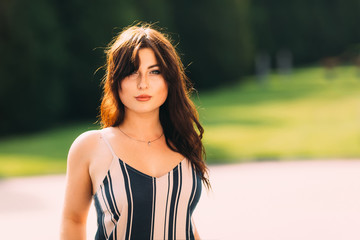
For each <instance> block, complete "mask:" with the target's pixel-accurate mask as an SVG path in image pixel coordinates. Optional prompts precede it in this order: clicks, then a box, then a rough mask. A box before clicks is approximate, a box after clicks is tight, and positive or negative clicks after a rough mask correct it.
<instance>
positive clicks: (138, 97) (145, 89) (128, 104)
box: [119, 48, 168, 113]
mask: <svg viewBox="0 0 360 240" xmlns="http://www.w3.org/2000/svg"><path fill="white" fill-rule="evenodd" d="M138 54H139V60H140V61H139V69H138V70H137V71H136V72H134V73H132V74H130V75H129V76H127V77H125V78H124V79H123V80H122V82H121V89H119V96H120V100H121V102H122V103H123V104H124V106H125V113H126V112H128V111H133V112H136V113H148V112H154V111H155V112H158V111H159V108H160V106H161V105H162V104H163V103H164V102H165V100H166V98H167V95H168V86H167V83H166V80H165V79H164V77H163V75H162V73H161V69H160V65H159V64H158V62H157V60H156V57H155V54H154V51H153V50H152V49H151V48H142V49H140V50H139V52H138Z"/></svg>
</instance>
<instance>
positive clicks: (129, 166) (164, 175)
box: [118, 157, 186, 179]
mask: <svg viewBox="0 0 360 240" xmlns="http://www.w3.org/2000/svg"><path fill="white" fill-rule="evenodd" d="M118 159H119V162H121V163H122V164H124V165H125V166H126V168H128V169H130V170H132V171H134V172H136V173H138V174H140V175H143V176H145V177H148V178H153V179H161V178H163V177H166V176H167V175H168V174H169V173H172V172H174V171H175V170H177V169H178V168H179V166H180V164H181V163H182V162H184V161H185V159H186V157H184V158H183V159H182V160H181V161H180V162H179V163H178V164H177V165H176V166H175V167H173V168H172V169H171V170H170V171H168V172H166V173H164V174H163V175H161V176H160V177H154V176H150V175H149V174H146V173H144V172H142V171H140V170H138V169H136V168H134V167H132V166H131V165H129V164H127V163H126V162H124V161H123V160H121V158H119V157H118Z"/></svg>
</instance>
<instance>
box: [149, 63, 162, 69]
mask: <svg viewBox="0 0 360 240" xmlns="http://www.w3.org/2000/svg"><path fill="white" fill-rule="evenodd" d="M154 67H160V65H159V64H155V65H151V66H149V67H148V69H150V68H154Z"/></svg>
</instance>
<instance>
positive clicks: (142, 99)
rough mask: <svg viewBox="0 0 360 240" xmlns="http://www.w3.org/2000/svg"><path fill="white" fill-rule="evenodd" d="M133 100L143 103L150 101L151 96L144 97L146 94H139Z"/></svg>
mask: <svg viewBox="0 0 360 240" xmlns="http://www.w3.org/2000/svg"><path fill="white" fill-rule="evenodd" d="M135 98H136V100H138V101H141V102H145V101H149V100H150V99H151V96H149V95H146V94H141V95H139V96H136V97H135Z"/></svg>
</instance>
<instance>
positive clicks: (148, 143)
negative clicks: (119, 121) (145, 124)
mask: <svg viewBox="0 0 360 240" xmlns="http://www.w3.org/2000/svg"><path fill="white" fill-rule="evenodd" d="M118 128H119V130H120V132H122V133H123V134H124V135H125V136H127V137H128V138H130V139H131V140H134V141H138V142H144V143H147V145H148V146H150V143H152V142H155V141H156V140H158V139H160V138H161V137H162V136H163V135H164V132H163V133H162V134H161V135H160V137H158V138H156V139H154V140H149V141H145V140H139V139H135V138H132V137H130V136H129V135H127V134H126V133H125V132H124V131H123V130H121V129H120V127H118Z"/></svg>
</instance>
